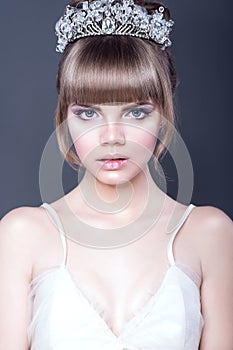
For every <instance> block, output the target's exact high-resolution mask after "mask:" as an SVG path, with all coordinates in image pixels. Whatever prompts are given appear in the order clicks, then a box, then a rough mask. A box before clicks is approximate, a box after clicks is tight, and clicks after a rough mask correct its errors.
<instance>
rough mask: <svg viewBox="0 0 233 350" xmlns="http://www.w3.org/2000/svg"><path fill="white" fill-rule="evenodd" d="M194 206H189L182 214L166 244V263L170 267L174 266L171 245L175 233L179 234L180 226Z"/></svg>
mask: <svg viewBox="0 0 233 350" xmlns="http://www.w3.org/2000/svg"><path fill="white" fill-rule="evenodd" d="M195 207H196V206H195V205H194V204H190V205H189V206H188V207H187V209H186V211H185V212H184V214H183V216H182V218H181V219H180V222H179V224H178V227H177V228H176V229H175V231H174V232H173V233H172V236H171V238H170V240H169V242H168V247H167V256H168V261H169V264H170V265H175V263H176V262H175V259H174V253H173V243H174V240H175V238H176V235H177V233H178V232H179V230H180V228H181V226H183V224H184V222H185V220H186V219H187V217H188V216H189V214H190V212H191V211H192V209H193V208H195Z"/></svg>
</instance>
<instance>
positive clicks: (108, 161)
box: [97, 154, 129, 170]
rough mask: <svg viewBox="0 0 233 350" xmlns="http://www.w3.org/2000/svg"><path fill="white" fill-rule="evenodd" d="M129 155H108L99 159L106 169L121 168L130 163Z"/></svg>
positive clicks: (102, 166)
mask: <svg viewBox="0 0 233 350" xmlns="http://www.w3.org/2000/svg"><path fill="white" fill-rule="evenodd" d="M128 159H129V158H128V157H126V156H122V155H116V154H115V155H107V156H104V157H103V158H100V159H97V162H98V163H100V165H101V168H102V169H104V170H120V169H122V168H123V167H125V166H126V164H127V163H128Z"/></svg>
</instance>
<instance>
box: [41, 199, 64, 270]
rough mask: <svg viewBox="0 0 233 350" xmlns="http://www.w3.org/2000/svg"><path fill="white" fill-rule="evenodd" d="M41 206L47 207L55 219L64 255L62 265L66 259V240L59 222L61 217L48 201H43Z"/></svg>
mask: <svg viewBox="0 0 233 350" xmlns="http://www.w3.org/2000/svg"><path fill="white" fill-rule="evenodd" d="M41 207H44V208H45V209H47V211H48V212H49V214H50V215H51V217H52V219H53V220H54V221H55V223H56V226H57V229H58V231H59V233H60V237H61V243H62V247H63V251H64V257H63V260H62V264H61V265H62V266H65V265H66V259H67V242H66V236H65V232H64V229H63V225H62V223H61V219H60V218H59V216H58V214H57V212H56V210H55V209H53V207H52V206H51V205H50V204H48V203H43V204H42V205H41Z"/></svg>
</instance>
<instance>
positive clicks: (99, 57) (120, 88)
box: [56, 1, 177, 169]
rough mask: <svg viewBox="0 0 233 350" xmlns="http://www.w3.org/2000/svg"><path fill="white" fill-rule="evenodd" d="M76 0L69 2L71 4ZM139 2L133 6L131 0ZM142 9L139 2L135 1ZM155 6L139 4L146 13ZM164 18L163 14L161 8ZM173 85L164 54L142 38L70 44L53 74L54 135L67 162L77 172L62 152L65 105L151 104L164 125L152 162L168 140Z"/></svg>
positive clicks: (74, 160)
mask: <svg viewBox="0 0 233 350" xmlns="http://www.w3.org/2000/svg"><path fill="white" fill-rule="evenodd" d="M79 2H80V1H72V2H71V5H72V6H76V5H77V4H78V3H79ZM137 3H139V2H137ZM140 5H142V3H140ZM159 5H160V4H158V3H157V4H155V3H153V4H151V3H150V4H149V5H147V4H144V6H145V7H146V8H147V10H148V11H149V12H150V11H152V10H155V8H157V7H158V6H159ZM165 14H166V18H169V16H170V15H169V11H168V10H167V9H166V12H165ZM176 84H177V80H176V73H175V69H174V66H173V63H172V60H171V56H170V53H169V51H168V50H167V49H166V50H161V47H160V45H158V44H156V43H155V42H153V41H150V40H147V39H141V38H136V37H132V36H118V35H106V36H95V37H86V38H82V39H79V40H78V41H76V42H74V43H70V44H69V45H68V46H67V47H66V49H65V51H64V53H63V56H62V58H61V61H60V65H59V70H58V75H57V88H58V93H59V97H58V105H57V111H56V127H57V137H58V144H59V148H60V151H61V152H62V154H63V155H64V157H65V159H66V161H67V162H68V164H69V165H70V166H71V167H72V168H74V169H77V168H78V166H79V164H80V160H79V158H78V156H77V154H76V152H75V151H74V150H73V149H72V148H71V149H69V150H68V152H66V150H67V147H68V144H69V143H68V140H69V137H70V136H69V131H68V127H67V124H66V122H64V121H66V117H67V109H68V106H69V105H70V104H71V103H77V104H104V103H108V104H111V103H115V102H122V103H123V102H125V103H128V102H140V101H148V100H151V101H153V103H155V104H157V106H158V107H159V109H160V113H161V115H162V116H163V117H164V120H165V123H164V125H163V128H162V134H161V138H160V141H159V142H158V143H157V146H156V148H155V151H154V155H155V158H156V159H158V158H159V157H160V156H161V155H162V154H165V151H166V149H167V147H168V145H169V143H170V141H171V139H172V135H173V125H174V124H175V117H174V108H173V93H174V90H175V87H176Z"/></svg>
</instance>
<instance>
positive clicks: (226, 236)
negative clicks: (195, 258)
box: [190, 206, 233, 267]
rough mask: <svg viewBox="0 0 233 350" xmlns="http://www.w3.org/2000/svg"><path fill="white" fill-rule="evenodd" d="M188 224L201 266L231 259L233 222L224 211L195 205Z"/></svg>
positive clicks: (232, 254)
mask: <svg viewBox="0 0 233 350" xmlns="http://www.w3.org/2000/svg"><path fill="white" fill-rule="evenodd" d="M190 224H191V225H192V231H194V232H195V235H194V236H195V240H196V244H197V249H198V251H199V254H200V257H201V260H202V265H203V266H206V267H208V266H209V267H210V266H211V265H212V266H213V264H215V262H219V260H220V259H221V261H223V259H225V260H226V263H227V261H229V262H230V260H231V259H233V222H232V220H231V218H230V217H229V216H228V215H227V214H226V213H225V212H224V211H222V210H221V209H219V208H216V207H213V206H203V207H196V208H195V209H194V210H193V213H192V216H191V222H190ZM231 264H232V260H231Z"/></svg>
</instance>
